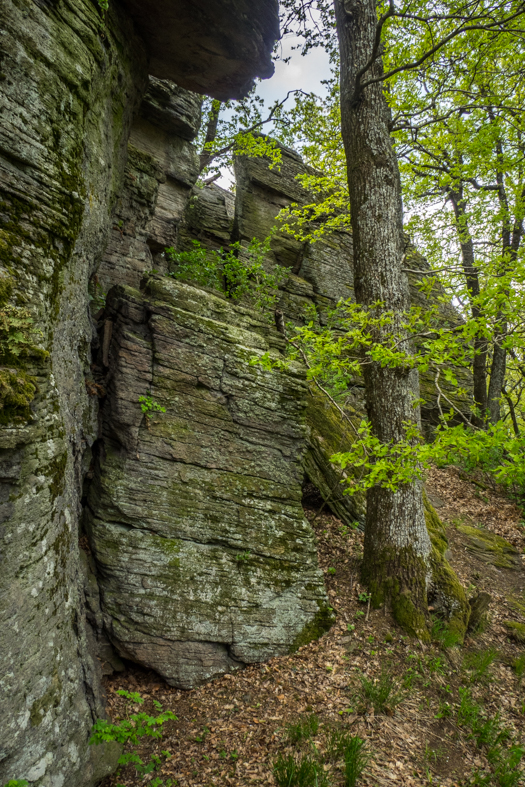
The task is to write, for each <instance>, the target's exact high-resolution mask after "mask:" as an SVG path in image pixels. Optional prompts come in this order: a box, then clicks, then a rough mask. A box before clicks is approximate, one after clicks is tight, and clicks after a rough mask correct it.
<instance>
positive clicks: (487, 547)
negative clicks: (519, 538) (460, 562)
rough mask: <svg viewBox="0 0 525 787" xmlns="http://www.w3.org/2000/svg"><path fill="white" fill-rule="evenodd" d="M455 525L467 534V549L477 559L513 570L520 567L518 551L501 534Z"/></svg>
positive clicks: (517, 569)
mask: <svg viewBox="0 0 525 787" xmlns="http://www.w3.org/2000/svg"><path fill="white" fill-rule="evenodd" d="M456 527H457V529H458V531H459V532H460V533H463V535H465V536H467V544H466V546H467V549H468V551H469V552H470V553H471V554H473V555H474V556H475V557H477V558H478V560H482V561H483V562H484V563H489V564H491V565H493V566H495V567H496V568H507V569H512V570H513V571H519V570H520V569H521V560H520V553H519V551H518V550H517V549H516V547H514V546H512V544H509V542H508V541H505V539H504V538H501V536H497V535H495V533H491V532H490V531H488V530H482V529H481V528H478V527H471V526H470V525H457V526H456Z"/></svg>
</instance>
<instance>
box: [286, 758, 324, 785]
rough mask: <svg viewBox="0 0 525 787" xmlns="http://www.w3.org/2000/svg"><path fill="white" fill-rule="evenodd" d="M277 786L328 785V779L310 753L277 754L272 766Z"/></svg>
mask: <svg viewBox="0 0 525 787" xmlns="http://www.w3.org/2000/svg"><path fill="white" fill-rule="evenodd" d="M273 776H274V779H275V781H276V783H277V787H328V779H327V776H326V773H325V771H324V768H323V766H322V764H321V763H320V762H318V761H317V760H316V759H314V757H312V756H310V755H305V756H299V757H297V756H294V755H293V754H288V755H287V756H286V757H285V756H283V755H282V754H279V756H278V758H277V760H276V761H275V764H274V766H273Z"/></svg>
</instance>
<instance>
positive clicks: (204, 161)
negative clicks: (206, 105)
mask: <svg viewBox="0 0 525 787" xmlns="http://www.w3.org/2000/svg"><path fill="white" fill-rule="evenodd" d="M221 106H222V104H221V102H220V101H217V100H214V101H212V105H211V109H210V113H209V115H208V125H207V127H206V138H205V140H204V145H203V149H202V151H201V153H200V156H199V171H200V172H202V170H203V169H206V167H207V166H208V164H209V163H210V161H211V160H212V158H213V154H212V153H210V151H209V150H206V145H210V144H211V143H212V142H215V139H216V137H217V127H218V125H219V115H220V114H221Z"/></svg>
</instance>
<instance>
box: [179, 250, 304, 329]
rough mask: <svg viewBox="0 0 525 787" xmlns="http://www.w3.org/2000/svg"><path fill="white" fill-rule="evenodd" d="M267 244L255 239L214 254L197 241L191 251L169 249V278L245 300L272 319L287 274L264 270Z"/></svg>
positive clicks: (277, 268)
mask: <svg viewBox="0 0 525 787" xmlns="http://www.w3.org/2000/svg"><path fill="white" fill-rule="evenodd" d="M270 241H271V237H269V238H267V239H266V240H265V241H263V242H261V241H258V240H257V239H256V238H254V239H253V240H252V241H250V243H249V244H248V245H247V246H244V245H243V244H241V243H240V242H236V243H232V244H231V245H230V247H229V249H228V250H224V249H219V250H217V251H215V250H210V249H206V248H205V247H203V246H202V245H201V244H200V243H199V241H196V240H194V241H192V245H193V248H192V249H191V250H190V251H176V250H175V249H174V248H168V249H166V250H165V253H166V255H167V257H168V259H169V260H170V262H171V263H173V270H172V271H171V272H170V276H172V277H173V278H174V279H179V280H181V281H188V282H193V283H195V284H197V285H200V286H203V287H210V288H211V289H214V290H217V291H218V292H221V293H222V294H223V295H226V297H228V298H230V299H231V300H234V301H239V300H241V299H247V300H248V301H249V302H250V303H252V304H253V305H254V306H255V308H256V309H257V310H258V311H260V312H261V313H262V314H264V315H265V316H267V318H268V319H269V320H273V310H274V309H275V302H276V299H277V294H278V288H279V285H280V284H281V283H282V282H283V281H284V279H285V278H286V277H287V276H288V271H287V270H286V269H285V268H282V267H281V266H279V265H275V266H274V267H273V269H272V271H270V272H268V271H267V270H266V269H265V267H264V262H265V258H266V257H267V255H268V252H269V248H270Z"/></svg>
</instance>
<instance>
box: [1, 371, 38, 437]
mask: <svg viewBox="0 0 525 787" xmlns="http://www.w3.org/2000/svg"><path fill="white" fill-rule="evenodd" d="M36 390H37V388H36V379H35V378H34V377H31V376H29V375H28V374H26V372H24V371H22V370H21V369H6V368H0V424H1V425H3V426H6V425H7V424H9V423H13V422H14V423H18V422H21V421H28V420H29V419H30V418H31V409H30V407H29V405H30V404H31V402H32V401H33V399H34V397H35V394H36Z"/></svg>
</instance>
